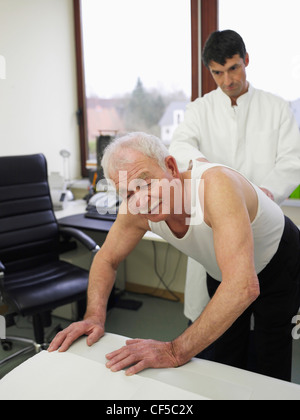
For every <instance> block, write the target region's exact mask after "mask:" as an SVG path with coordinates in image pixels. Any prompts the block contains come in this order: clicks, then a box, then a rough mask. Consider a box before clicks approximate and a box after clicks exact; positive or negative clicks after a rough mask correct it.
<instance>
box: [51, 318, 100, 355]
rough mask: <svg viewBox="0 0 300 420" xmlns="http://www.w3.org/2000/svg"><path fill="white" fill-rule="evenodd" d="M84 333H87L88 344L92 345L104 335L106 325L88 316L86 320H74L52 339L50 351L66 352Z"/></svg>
mask: <svg viewBox="0 0 300 420" xmlns="http://www.w3.org/2000/svg"><path fill="white" fill-rule="evenodd" d="M82 335H87V336H88V338H87V345H88V346H92V345H93V344H95V343H96V342H97V341H98V340H99V339H100V338H101V337H102V336H103V335H104V325H102V324H101V323H100V322H99V321H98V320H97V321H95V320H94V319H93V318H87V319H85V320H84V321H80V322H74V323H73V324H71V325H69V326H68V327H67V328H66V329H64V330H63V331H60V332H59V333H58V334H57V335H56V336H55V337H54V339H53V340H52V342H51V344H50V346H49V348H48V351H49V352H51V351H55V350H57V349H59V350H58V351H60V352H64V351H66V350H68V348H69V347H70V346H71V344H72V343H73V342H74V341H75V340H77V338H79V337H81V336H82Z"/></svg>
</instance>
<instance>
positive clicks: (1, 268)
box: [0, 261, 5, 277]
mask: <svg viewBox="0 0 300 420" xmlns="http://www.w3.org/2000/svg"><path fill="white" fill-rule="evenodd" d="M4 271H5V266H4V264H3V263H2V262H1V261H0V277H1V275H3V274H4Z"/></svg>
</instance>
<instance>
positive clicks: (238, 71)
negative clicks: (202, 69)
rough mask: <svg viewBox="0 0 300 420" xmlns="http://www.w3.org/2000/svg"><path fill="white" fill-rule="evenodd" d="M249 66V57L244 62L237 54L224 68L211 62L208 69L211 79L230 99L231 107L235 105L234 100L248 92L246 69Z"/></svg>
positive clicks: (228, 60)
mask: <svg viewBox="0 0 300 420" xmlns="http://www.w3.org/2000/svg"><path fill="white" fill-rule="evenodd" d="M248 64H249V55H248V54H247V55H246V57H245V61H244V60H243V59H242V58H241V57H240V55H239V54H236V55H234V56H233V57H232V58H228V59H227V60H226V63H225V64H224V66H222V65H221V64H218V63H216V62H215V61H211V62H210V64H209V69H210V72H211V74H212V77H213V79H214V81H215V82H216V84H217V85H218V87H220V88H221V89H222V91H223V92H224V93H225V94H226V95H227V96H229V97H230V99H231V101H232V105H236V100H237V98H239V97H240V96H241V95H243V94H244V93H246V92H247V91H248V82H247V80H246V67H247V66H248Z"/></svg>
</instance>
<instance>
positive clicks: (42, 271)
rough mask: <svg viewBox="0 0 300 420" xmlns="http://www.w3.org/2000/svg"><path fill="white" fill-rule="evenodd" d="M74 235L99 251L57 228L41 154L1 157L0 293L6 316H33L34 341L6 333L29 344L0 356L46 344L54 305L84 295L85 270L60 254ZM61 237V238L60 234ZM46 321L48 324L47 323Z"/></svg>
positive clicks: (79, 234) (78, 234)
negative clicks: (62, 246) (65, 260)
mask: <svg viewBox="0 0 300 420" xmlns="http://www.w3.org/2000/svg"><path fill="white" fill-rule="evenodd" d="M71 236H72V237H75V238H76V239H77V240H79V241H81V242H82V243H83V244H84V245H86V246H87V247H88V249H89V250H90V251H91V252H97V251H98V249H99V247H98V246H97V244H96V243H95V242H94V241H93V240H92V239H91V238H89V237H88V236H87V235H85V234H84V233H83V232H81V231H78V230H76V229H72V228H61V227H60V226H59V225H58V223H57V221H56V218H55V215H54V212H53V208H52V201H51V196H50V190H49V185H48V180H47V163H46V159H45V157H44V156H43V155H42V154H36V155H28V156H9V157H0V297H1V298H2V301H3V302H4V303H5V304H6V305H8V307H9V309H10V311H9V317H8V322H9V320H10V321H11V320H12V317H14V316H15V315H22V316H23V317H27V316H32V319H33V330H34V337H35V340H28V339H19V338H17V337H6V341H2V344H3V346H7V344H8V343H10V342H11V341H16V340H18V341H22V342H25V343H27V344H30V346H29V347H26V348H25V349H22V350H21V351H19V352H17V353H15V354H14V355H12V356H9V357H7V358H5V359H4V360H2V361H0V365H3V364H4V363H6V362H7V361H8V360H10V359H12V358H13V357H15V356H17V355H20V354H22V353H26V352H28V351H32V350H33V349H35V351H36V352H38V351H40V349H41V348H44V347H45V346H46V344H45V337H44V327H45V325H47V322H46V321H45V320H48V322H49V315H50V314H51V311H52V310H53V309H55V308H56V307H59V306H62V305H65V304H68V303H73V302H79V301H82V300H85V297H86V290H87V285H88V271H86V270H84V269H82V268H79V267H77V266H74V265H72V264H69V263H67V262H64V261H60V259H59V251H60V249H61V244H62V243H67V244H68V243H70V237H71ZM62 237H63V241H62V240H61V238H62ZM47 326H48V325H47Z"/></svg>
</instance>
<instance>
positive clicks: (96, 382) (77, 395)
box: [0, 334, 300, 401]
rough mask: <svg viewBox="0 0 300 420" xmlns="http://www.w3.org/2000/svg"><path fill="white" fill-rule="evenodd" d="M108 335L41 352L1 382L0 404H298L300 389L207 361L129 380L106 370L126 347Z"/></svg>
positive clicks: (141, 375) (121, 339) (116, 338)
mask: <svg viewBox="0 0 300 420" xmlns="http://www.w3.org/2000/svg"><path fill="white" fill-rule="evenodd" d="M125 340H126V338H125V337H122V336H119V335H114V334H106V335H105V336H104V337H103V338H102V339H101V340H100V341H99V342H98V343H96V344H94V345H93V346H92V347H88V346H87V344H86V338H81V339H79V340H78V341H77V342H76V343H74V344H73V345H72V346H71V348H70V349H69V351H68V352H66V353H58V352H54V353H48V352H45V351H44V352H42V353H39V354H38V355H36V356H34V357H32V358H31V359H29V360H28V361H26V362H25V363H23V364H22V365H20V366H19V367H17V368H16V369H14V370H13V371H12V372H10V373H9V374H8V375H6V376H5V377H4V378H3V379H2V380H1V381H0V400H6V399H13V400H14V399H23V400H24V399H25V400H28V399H31V400H32V399H33V400H39V399H40V400H41V399H48V400H53V399H86V400H89V399H98V400H120V399H122V400H177V401H178V400H197V399H199V400H203V399H214V400H256V399H257V400H299V399H300V386H299V385H295V384H291V383H288V382H284V381H279V380H276V379H272V378H269V377H266V376H262V375H257V374H254V373H251V372H247V371H243V370H240V369H236V368H232V367H229V366H225V365H221V364H218V363H214V362H209V361H206V360H199V359H193V360H192V361H191V362H189V363H188V364H186V365H185V366H182V367H180V368H176V369H147V370H145V371H144V372H141V373H140V374H138V375H134V376H132V377H126V376H125V374H124V372H123V371H121V372H117V373H112V372H111V371H110V370H109V369H107V368H106V367H105V363H106V359H105V355H106V354H107V353H109V352H111V351H113V350H116V349H118V348H120V347H122V346H123V345H124V344H125Z"/></svg>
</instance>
